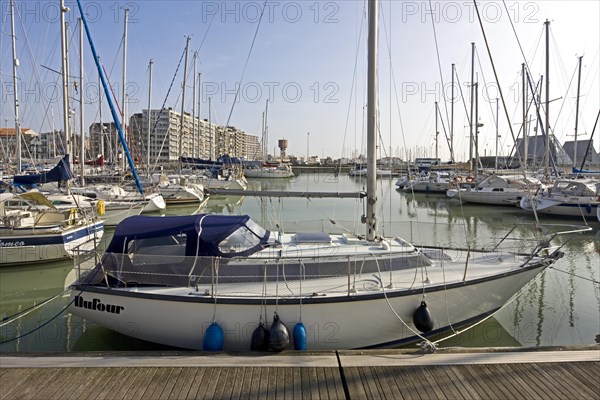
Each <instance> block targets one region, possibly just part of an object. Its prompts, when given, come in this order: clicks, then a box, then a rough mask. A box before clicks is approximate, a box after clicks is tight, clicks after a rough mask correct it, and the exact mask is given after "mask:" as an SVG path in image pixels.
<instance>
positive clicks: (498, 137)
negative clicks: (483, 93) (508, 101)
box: [494, 97, 500, 170]
mask: <svg viewBox="0 0 600 400" xmlns="http://www.w3.org/2000/svg"><path fill="white" fill-rule="evenodd" d="M498 111H499V107H498V98H497V97H496V164H495V168H494V169H495V170H498V139H500V135H499V134H498V119H499V118H498Z"/></svg>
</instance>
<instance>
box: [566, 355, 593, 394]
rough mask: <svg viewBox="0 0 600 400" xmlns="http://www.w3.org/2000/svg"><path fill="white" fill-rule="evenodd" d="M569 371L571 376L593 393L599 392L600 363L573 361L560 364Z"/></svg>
mask: <svg viewBox="0 0 600 400" xmlns="http://www.w3.org/2000/svg"><path fill="white" fill-rule="evenodd" d="M560 365H561V366H562V367H563V368H565V369H566V370H567V371H569V372H570V374H571V376H572V377H573V378H574V379H577V381H579V382H582V383H583V384H584V385H585V386H587V387H589V388H590V389H591V390H592V391H593V392H594V393H598V392H600V379H598V377H599V376H600V363H585V362H574V363H568V364H560Z"/></svg>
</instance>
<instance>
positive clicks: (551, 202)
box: [520, 197, 600, 218]
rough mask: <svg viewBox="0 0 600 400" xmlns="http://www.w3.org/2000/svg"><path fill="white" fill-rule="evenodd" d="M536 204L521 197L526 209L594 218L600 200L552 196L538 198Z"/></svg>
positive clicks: (522, 205) (565, 215)
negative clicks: (572, 199)
mask: <svg viewBox="0 0 600 400" xmlns="http://www.w3.org/2000/svg"><path fill="white" fill-rule="evenodd" d="M534 201H535V205H532V201H531V199H529V198H525V197H524V198H523V199H521V203H520V204H521V208H522V209H524V210H526V211H532V212H533V208H535V211H536V212H537V213H539V214H550V215H558V216H563V217H576V218H581V217H582V216H583V217H585V218H593V217H594V216H595V215H597V213H598V212H597V211H596V210H597V209H598V205H599V204H600V202H599V201H594V200H593V199H589V201H587V202H578V201H560V200H556V199H550V198H536V199H535V200H534Z"/></svg>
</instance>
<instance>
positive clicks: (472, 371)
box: [455, 365, 493, 394]
mask: <svg viewBox="0 0 600 400" xmlns="http://www.w3.org/2000/svg"><path fill="white" fill-rule="evenodd" d="M455 368H456V369H457V370H459V371H461V373H462V374H463V376H465V377H467V382H469V383H470V384H471V385H472V386H473V388H475V390H477V393H483V394H486V393H493V391H492V390H491V388H490V387H489V386H488V385H487V383H486V382H485V381H484V379H483V378H482V376H481V374H480V373H478V372H477V370H476V368H475V367H473V366H472V365H457V366H455Z"/></svg>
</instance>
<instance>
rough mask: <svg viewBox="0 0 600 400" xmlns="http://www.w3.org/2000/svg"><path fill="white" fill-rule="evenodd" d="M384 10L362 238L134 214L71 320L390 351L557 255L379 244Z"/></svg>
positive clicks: (202, 343) (451, 321)
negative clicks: (378, 151)
mask: <svg viewBox="0 0 600 400" xmlns="http://www.w3.org/2000/svg"><path fill="white" fill-rule="evenodd" d="M377 14H378V1H376V0H371V1H369V27H370V29H369V64H368V65H369V66H368V70H369V71H368V75H369V76H368V77H369V79H368V102H367V104H368V170H369V174H368V180H367V194H366V200H367V212H366V216H365V220H366V234H365V235H352V234H335V235H334V234H327V233H323V232H320V233H295V234H290V233H283V232H270V231H268V230H265V229H264V228H262V227H261V226H259V225H258V224H256V223H255V222H254V221H252V219H251V218H250V217H248V216H221V215H210V214H204V215H196V216H182V217H165V218H152V217H143V216H140V217H132V218H129V219H127V220H125V221H124V222H123V223H122V224H120V225H119V226H118V227H117V229H116V230H115V234H114V237H113V239H112V241H111V243H110V245H109V246H108V248H107V251H106V253H105V254H104V256H103V257H102V260H101V262H100V263H99V264H98V265H96V266H94V267H93V268H92V269H91V270H89V272H88V273H86V274H83V275H82V276H81V277H80V278H79V280H78V281H77V282H76V283H75V284H74V285H73V287H72V291H71V297H70V306H69V311H70V312H71V313H73V314H75V315H77V316H80V317H82V318H84V319H87V320H89V321H93V322H94V323H96V324H99V325H101V326H104V327H107V328H110V329H113V330H116V331H118V332H121V333H123V334H126V335H129V336H133V337H137V338H140V339H143V340H147V341H151V342H155V343H161V344H166V345H170V346H176V347H182V348H188V349H204V350H220V349H227V350H247V349H251V348H254V349H266V348H271V349H272V350H282V349H284V348H288V347H292V345H291V344H290V334H289V330H291V329H292V328H293V331H294V334H293V341H294V348H297V349H303V348H308V349H352V348H369V347H379V346H392V345H397V344H399V343H402V342H406V341H414V340H418V339H419V338H423V336H424V335H431V334H433V333H436V332H442V331H446V330H448V329H450V328H455V327H456V326H459V325H461V324H466V323H469V322H473V321H477V320H480V319H482V318H484V317H486V316H489V315H490V314H492V313H493V312H494V311H496V310H498V309H499V308H500V307H502V306H503V305H504V304H505V303H506V302H507V301H508V300H509V299H510V298H511V297H513V296H514V295H515V294H516V293H517V292H519V290H520V289H521V288H523V287H524V286H526V285H527V284H528V283H529V282H531V281H532V280H533V279H534V278H535V277H536V276H537V275H538V274H539V273H540V272H542V271H544V270H545V269H546V268H547V267H548V266H550V265H552V264H553V263H554V262H555V260H556V259H557V258H559V257H561V256H562V255H563V254H562V252H560V251H559V250H558V249H556V248H552V247H550V245H549V244H548V243H542V244H540V245H538V246H536V248H535V250H533V251H532V252H528V253H523V252H519V251H510V250H509V249H507V248H505V247H498V246H497V247H496V248H494V250H492V251H483V250H472V249H470V248H462V249H447V248H440V247H429V248H417V247H415V246H413V245H411V244H410V243H408V242H406V241H405V240H403V239H401V238H398V237H391V238H384V237H381V236H379V235H378V233H377V217H376V213H375V210H376V207H377V197H376V193H375V192H376V190H375V189H376V176H375V175H376V162H375V149H376V146H375V144H376V126H377V121H376V118H377V110H376V99H377V93H376V87H377V84H376V78H377V75H376V71H377V68H376V60H377V54H376V48H377V19H378V16H377ZM503 245H506V243H503ZM501 248H502V251H500V249H501ZM513 250H514V249H513ZM267 316H269V317H267ZM270 316H273V324H272V325H271V326H270V328H269V330H268V334H267V330H266V329H265V327H264V324H263V323H264V322H265V319H266V318H269V319H270ZM431 316H433V318H432V317H431ZM304 323H306V324H307V325H308V326H310V327H311V330H314V331H315V332H316V334H314V335H313V334H311V335H308V337H307V336H306V328H305V327H304V325H303V324H304ZM288 329H289V330H288ZM429 344H430V345H431V346H433V347H435V346H434V345H433V344H431V343H429Z"/></svg>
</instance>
